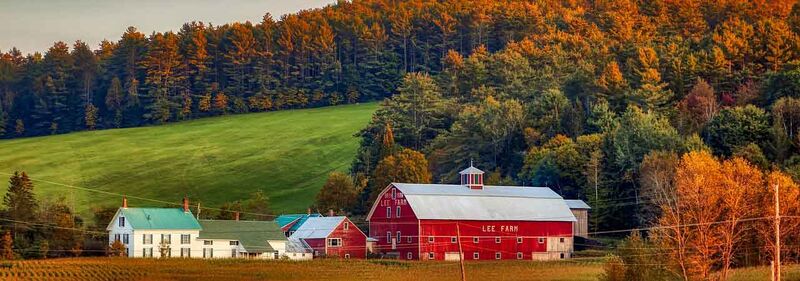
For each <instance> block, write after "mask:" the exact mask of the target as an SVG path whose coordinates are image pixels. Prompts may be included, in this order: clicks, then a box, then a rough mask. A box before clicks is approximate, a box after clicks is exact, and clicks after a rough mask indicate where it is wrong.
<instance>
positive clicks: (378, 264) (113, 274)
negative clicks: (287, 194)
mask: <svg viewBox="0 0 800 281" xmlns="http://www.w3.org/2000/svg"><path fill="white" fill-rule="evenodd" d="M784 270H785V273H784V280H798V279H800V267H798V266H785V267H784ZM602 271H603V267H602V264H601V263H600V262H599V261H598V260H592V261H575V260H573V261H563V262H530V261H520V262H517V261H502V262H467V263H466V274H467V280H510V281H513V280H563V281H573V280H574V281H581V280H597V279H598V277H599V276H600V274H602ZM0 279H2V280H9V279H12V280H13V279H24V280H31V279H47V280H52V279H58V280H382V281H392V280H430V281H445V280H460V279H461V273H460V270H459V265H458V263H450V262H435V263H431V262H396V261H378V260H352V261H343V260H314V261H307V262H290V261H257V260H211V261H209V260H195V259H191V260H186V259H169V260H158V259H121V258H72V259H54V260H32V261H13V262H8V263H3V264H0ZM731 280H733V281H744V280H769V270H768V269H767V268H766V267H758V268H745V269H738V270H736V271H735V272H734V274H733V276H732V277H731Z"/></svg>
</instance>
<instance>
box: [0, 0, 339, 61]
mask: <svg viewBox="0 0 800 281" xmlns="http://www.w3.org/2000/svg"><path fill="white" fill-rule="evenodd" d="M334 2H335V0H219V1H213V0H163V1H160V0H138V1H131V0H0V51H3V52H7V51H8V50H9V49H11V47H17V48H18V49H20V51H22V53H23V54H27V53H33V52H37V51H38V52H42V53H44V51H46V50H47V49H48V48H49V47H50V46H52V45H53V43H54V42H56V41H64V42H66V43H67V44H68V45H70V46H72V43H74V42H75V40H78V39H80V40H83V41H84V42H86V43H87V44H89V46H90V47H92V49H97V46H98V44H99V43H100V41H102V40H103V39H108V40H111V41H117V40H119V38H120V37H121V36H122V33H123V32H124V31H125V29H126V28H127V27H128V26H135V27H136V28H138V29H139V31H141V32H142V33H144V34H146V35H149V34H150V33H151V32H153V31H159V32H163V31H170V30H172V31H175V32H177V31H178V30H179V29H180V28H181V25H183V24H184V23H186V22H191V21H202V22H206V23H213V24H214V25H218V24H224V23H230V22H235V21H239V22H244V21H248V20H249V21H251V22H253V23H257V22H260V21H261V18H262V17H263V16H264V14H266V13H267V12H269V13H271V14H272V17H273V18H275V19H276V20H277V19H278V18H280V16H281V15H283V14H286V13H293V12H297V11H299V10H302V9H308V8H319V7H324V6H325V5H327V4H331V3H334Z"/></svg>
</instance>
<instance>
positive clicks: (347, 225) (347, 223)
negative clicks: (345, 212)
mask: <svg viewBox="0 0 800 281" xmlns="http://www.w3.org/2000/svg"><path fill="white" fill-rule="evenodd" d="M343 228H344V230H349V229H350V223H349V222H344V226H343Z"/></svg>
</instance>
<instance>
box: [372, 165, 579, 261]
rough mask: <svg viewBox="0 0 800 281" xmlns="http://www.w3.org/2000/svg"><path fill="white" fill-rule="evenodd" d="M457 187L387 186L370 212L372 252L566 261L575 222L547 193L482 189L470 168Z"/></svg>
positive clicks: (534, 189) (563, 205)
mask: <svg viewBox="0 0 800 281" xmlns="http://www.w3.org/2000/svg"><path fill="white" fill-rule="evenodd" d="M460 174H461V184H460V185H450V184H408V183H392V184H390V185H389V186H388V187H386V189H384V190H383V191H382V192H381V194H380V195H379V196H378V198H377V199H376V200H375V203H374V204H373V206H372V209H371V210H370V212H369V214H368V215H367V221H369V233H370V238H374V239H377V243H376V245H375V248H376V249H375V251H376V252H377V253H379V254H383V255H384V256H395V257H398V258H401V259H422V260H458V258H459V253H463V255H464V256H463V258H464V259H465V260H495V259H527V260H547V259H563V258H569V257H570V254H571V253H572V249H573V245H572V243H573V223H574V222H575V221H576V220H575V216H573V214H572V212H571V211H570V209H569V207H568V206H567V204H566V202H565V201H564V199H563V198H561V196H559V195H558V194H556V193H555V192H553V191H552V190H551V189H549V188H546V187H516V186H484V185H483V172H482V171H481V170H478V169H476V168H475V167H472V166H470V167H469V168H467V169H465V170H463V171H461V173H460Z"/></svg>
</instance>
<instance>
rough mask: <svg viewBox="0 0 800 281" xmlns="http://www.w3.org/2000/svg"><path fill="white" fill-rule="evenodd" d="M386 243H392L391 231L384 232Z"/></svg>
mask: <svg viewBox="0 0 800 281" xmlns="http://www.w3.org/2000/svg"><path fill="white" fill-rule="evenodd" d="M386 243H392V232H391V231H387V232H386Z"/></svg>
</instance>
